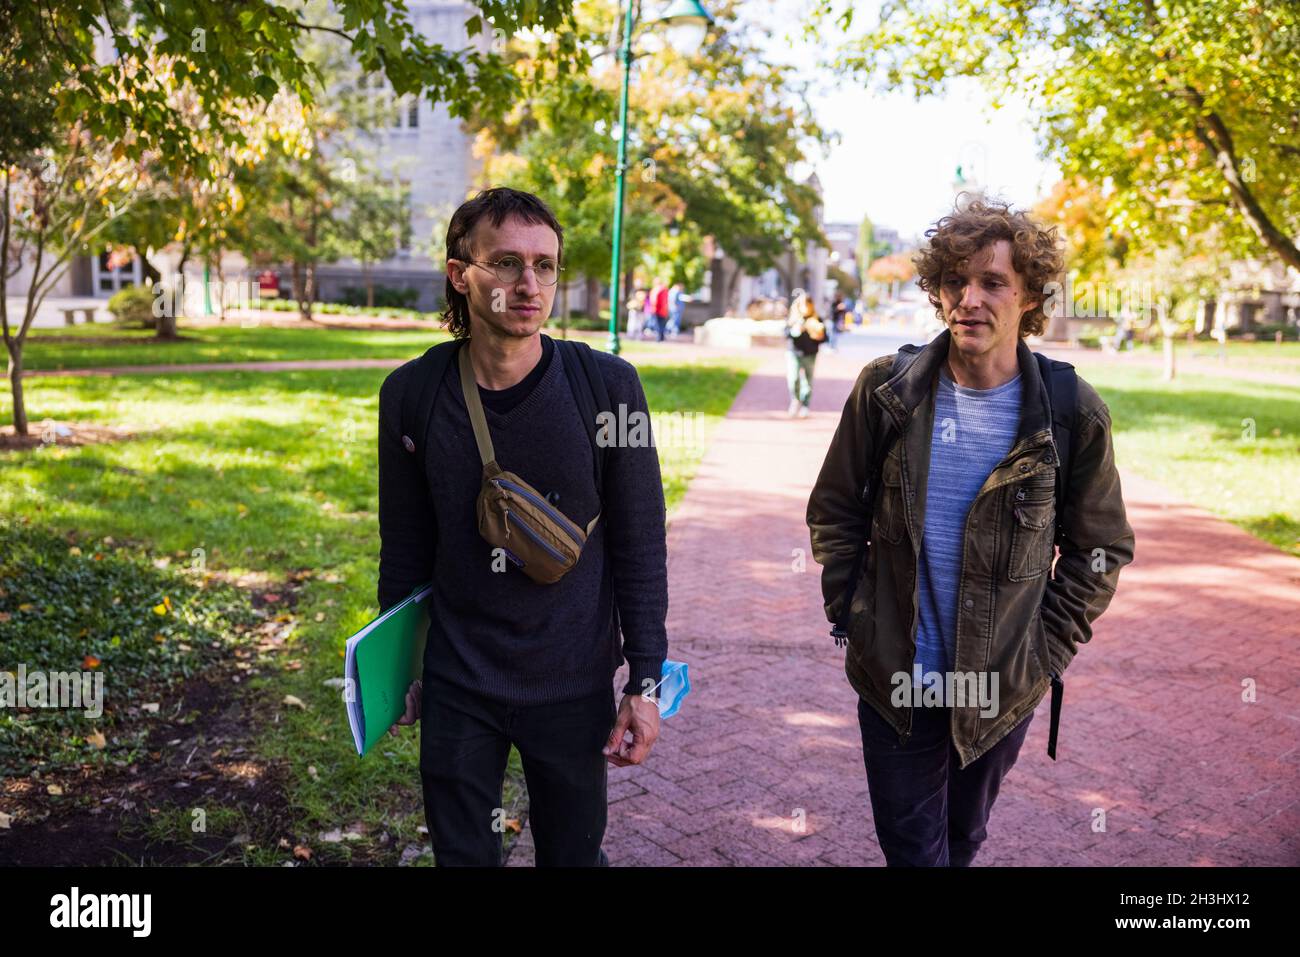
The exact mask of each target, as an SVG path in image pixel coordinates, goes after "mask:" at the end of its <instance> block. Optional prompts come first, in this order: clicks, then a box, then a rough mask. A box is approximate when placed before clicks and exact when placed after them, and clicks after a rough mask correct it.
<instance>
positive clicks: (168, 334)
mask: <svg viewBox="0 0 1300 957" xmlns="http://www.w3.org/2000/svg"><path fill="white" fill-rule="evenodd" d="M189 258H190V247H189V245H188V244H186V245H184V246H182V247H181V259H180V262H178V263H177V264H176V281H177V283H179V284H180V286H179V288H178V289H177V290H176V291H175V295H173V296H171V297H169V299H170V301H169V302H168V303H167V305H166V306H165V307H164V308H163V314H162V315H161V316H159V317H158V322H157V325H156V326H155V327H154V328H155V333H154V338H157V339H175V338H176V318H177V316H176V309H175V308H173V304H175V305H177V306H179V307H180V308H181V309H184V308H185V263H186V262H188V261H189Z"/></svg>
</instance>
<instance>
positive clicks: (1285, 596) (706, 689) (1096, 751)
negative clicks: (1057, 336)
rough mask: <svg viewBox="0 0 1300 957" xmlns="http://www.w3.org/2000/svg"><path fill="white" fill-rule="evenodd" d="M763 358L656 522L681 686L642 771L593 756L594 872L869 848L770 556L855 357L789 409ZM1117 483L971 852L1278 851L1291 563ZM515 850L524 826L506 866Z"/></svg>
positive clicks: (851, 698)
mask: <svg viewBox="0 0 1300 957" xmlns="http://www.w3.org/2000/svg"><path fill="white" fill-rule="evenodd" d="M782 361H783V357H782V356H781V355H780V354H779V353H773V354H769V356H768V358H767V359H766V360H765V361H764V364H763V366H762V368H761V369H760V370H759V371H758V372H757V373H756V374H755V375H753V376H752V377H751V378H750V380H749V381H748V383H747V384H746V385H745V387H744V389H743V390H742V391H741V393H740V395H739V397H738V398H737V400H736V403H735V405H734V406H733V408H732V410H731V413H730V415H729V416H728V418H727V419H726V420H725V422H724V423H723V424H722V425H721V426H720V427H719V428H718V430H717V432H716V433H715V435H714V439H713V443H712V446H711V447H710V449H709V452H708V454H707V455H706V457H705V459H704V461H703V463H702V465H701V467H700V469H699V472H698V473H697V475H696V478H695V479H694V481H693V483H692V484H691V487H690V489H689V491H688V492H687V495H686V497H685V499H684V500H683V502H682V504H681V505H680V506H679V508H678V509H677V510H676V512H675V513H674V515H673V520H672V525H671V528H670V531H669V540H668V541H669V552H668V554H669V598H670V606H669V613H668V636H669V656H670V657H672V658H674V659H678V660H684V661H687V662H688V663H689V665H690V673H691V681H692V685H693V690H692V693H691V695H690V697H689V698H688V699H687V700H686V703H685V705H684V707H683V709H682V711H681V712H680V713H679V714H678V715H676V716H675V717H673V718H671V719H670V720H668V721H666V722H664V724H663V733H662V736H661V738H660V740H659V743H658V744H657V745H656V747H655V749H654V751H653V753H652V754H651V756H650V759H649V761H648V763H647V764H646V765H645V766H642V767H637V768H626V769H611V771H610V787H609V801H610V806H609V826H608V830H607V832H606V840H605V848H606V851H607V852H608V854H609V856H610V859H611V861H612V863H613V864H615V865H618V866H627V865H664V864H670V865H671V864H688V865H710V864H716V865H754V864H797V865H809V864H831V865H863V864H881V863H883V858H882V855H881V853H880V850H879V848H878V847H877V844H876V840H875V832H874V829H873V826H872V823H871V807H870V801H869V799H868V795H867V784H866V776H865V772H864V770H863V766H862V750H861V741H860V738H859V734H858V729H857V721H856V714H855V705H856V700H855V695H854V693H853V691H852V690H851V689H850V688H849V686H848V683H847V680H846V679H845V677H844V673H843V655H844V653H843V651H842V650H840V649H837V648H836V647H835V645H834V644H833V642H832V641H831V640H830V638H829V637H828V636H827V630H828V626H827V625H826V623H825V621H824V615H823V613H822V607H821V592H820V587H819V568H818V566H816V565H814V564H812V562H811V559H807V567H806V570H805V571H803V572H797V571H795V570H794V567H795V566H794V563H795V562H796V561H797V557H798V552H797V551H796V550H799V549H802V550H804V553H805V554H806V553H807V552H808V550H809V541H808V531H807V526H806V525H805V524H804V508H805V506H806V504H807V498H808V492H809V490H810V488H811V485H812V483H813V481H814V479H815V477H816V474H817V471H818V469H819V468H820V465H821V461H822V458H823V456H824V455H825V451H826V447H827V445H828V444H829V442H830V438H831V435H832V433H833V431H834V428H835V425H836V422H837V421H838V418H839V412H840V409H841V407H842V405H843V402H844V400H845V398H846V396H847V395H848V391H849V389H850V387H851V386H852V383H853V380H854V378H855V377H856V375H857V372H858V370H859V369H860V367H861V364H862V360H861V358H857V359H852V358H849V357H846V356H836V355H831V354H827V353H825V352H824V353H823V355H822V356H821V357H820V358H819V361H818V366H817V378H816V382H815V388H814V395H813V412H814V414H813V416H812V417H811V418H809V419H807V420H803V421H798V420H794V421H792V420H787V419H786V418H785V416H784V409H785V406H786V402H787V396H786V392H785V385H784V381H783V371H782V370H783V367H782ZM1123 482H1124V493H1125V501H1126V503H1127V505H1128V510H1129V520H1130V522H1131V523H1132V525H1133V527H1134V530H1135V533H1136V536H1137V547H1136V552H1137V557H1136V560H1135V561H1134V563H1133V564H1132V565H1130V566H1128V567H1127V568H1126V569H1125V570H1124V571H1123V573H1122V574H1121V580H1120V589H1119V592H1118V594H1117V596H1116V598H1115V600H1114V601H1113V602H1112V604H1111V607H1110V610H1109V611H1108V612H1107V614H1106V615H1104V616H1103V617H1102V618H1101V619H1099V621H1098V622H1097V625H1096V628H1095V632H1094V635H1093V639H1092V641H1091V642H1090V644H1089V645H1086V646H1084V647H1083V649H1082V650H1081V651H1080V654H1079V656H1078V657H1077V658H1076V659H1075V660H1074V662H1073V664H1072V665H1071V667H1070V669H1069V670H1068V672H1067V673H1066V676H1065V677H1066V693H1065V705H1064V710H1063V713H1062V723H1061V733H1060V741H1059V745H1058V751H1057V755H1058V759H1059V760H1057V761H1055V762H1053V761H1052V760H1050V759H1049V758H1048V757H1047V754H1046V747H1047V728H1048V701H1047V700H1046V699H1045V700H1044V701H1043V703H1042V704H1041V705H1040V707H1039V709H1038V712H1037V716H1036V717H1035V719H1034V722H1033V724H1032V725H1031V727H1030V731H1029V736H1028V738H1027V740H1026V743H1025V746H1024V749H1023V750H1022V752H1021V756H1020V760H1019V762H1018V763H1017V765H1016V767H1015V768H1014V769H1013V770H1012V772H1011V774H1010V775H1009V776H1008V778H1007V781H1006V784H1005V786H1004V788H1003V791H1002V795H1001V796H1000V797H999V799H998V803H997V805H996V807H995V808H994V812H993V816H992V820H991V821H990V824H989V834H990V836H989V840H988V842H987V843H986V844H985V845H984V848H983V850H982V851H981V853H980V857H979V858H978V861H977V863H978V864H980V865H990V864H1014V865H1082V864H1142V865H1225V864H1249V865H1279V864H1292V865H1294V864H1297V863H1300V642H1297V640H1296V639H1297V637H1300V625H1297V622H1300V561H1297V560H1296V559H1294V558H1291V557H1289V556H1288V555H1286V554H1284V553H1282V552H1280V551H1278V550H1276V549H1274V548H1272V547H1270V546H1268V545H1266V544H1263V543H1261V542H1259V541H1258V540H1256V539H1254V538H1252V537H1250V536H1249V535H1247V534H1246V533H1244V532H1242V531H1239V530H1238V529H1237V528H1235V527H1234V526H1232V525H1229V524H1228V523H1226V522H1223V521H1220V520H1218V519H1216V518H1214V517H1212V516H1210V515H1209V514H1208V513H1206V512H1204V511H1202V510H1200V509H1197V508H1195V507H1192V506H1189V505H1185V504H1181V503H1176V502H1177V500H1176V499H1174V498H1173V497H1172V496H1171V495H1169V494H1168V493H1167V492H1165V491H1164V490H1162V489H1161V488H1160V487H1159V486H1156V485H1155V484H1153V483H1150V482H1146V481H1143V480H1140V479H1139V478H1137V477H1136V476H1134V475H1132V474H1130V473H1124V474H1123ZM1166 502H1171V503H1176V504H1168V505H1166V504H1164V503H1166ZM1247 678H1249V679H1253V681H1254V682H1255V685H1256V689H1257V701H1256V702H1255V703H1244V702H1243V701H1242V682H1243V681H1244V680H1245V679H1247ZM621 683H622V678H620V679H619V684H620V685H621ZM1097 809H1102V810H1104V812H1105V831H1104V832H1100V831H1095V830H1094V829H1093V828H1094V821H1095V820H1097V819H1098V815H1097ZM800 822H802V823H801V824H800ZM531 861H532V852H531V846H530V842H529V834H528V831H527V829H525V832H524V834H523V835H522V837H521V839H520V842H519V843H518V844H517V846H516V848H515V849H514V852H513V853H512V855H511V859H510V863H511V864H512V865H521V864H528V863H531Z"/></svg>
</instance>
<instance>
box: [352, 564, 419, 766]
mask: <svg viewBox="0 0 1300 957" xmlns="http://www.w3.org/2000/svg"><path fill="white" fill-rule="evenodd" d="M432 593H433V586H432V585H426V586H424V587H423V588H417V589H416V590H415V591H413V592H411V594H410V595H409V596H407V597H406V598H404V599H403V600H402V601H400V602H398V603H397V604H396V605H394V606H393V607H392V608H390V609H388V611H386V612H384V613H383V614H382V615H380V616H379V617H378V618H376V619H375V620H374V621H372V622H371V623H370V624H368V625H366V627H364V628H362V629H361V630H360V631H358V632H357V633H356V634H355V635H353V636H352V637H351V638H349V639H348V644H347V650H346V651H345V653H344V663H343V688H344V692H343V700H344V703H345V704H346V706H347V710H348V724H349V725H350V726H351V728H352V741H353V743H354V744H355V745H356V746H357V754H358V756H364V755H365V753H366V752H367V751H369V750H370V749H371V748H372V747H374V745H375V742H376V741H378V740H379V739H380V738H382V737H383V736H384V732H385V731H387V730H388V729H389V728H390V727H391V726H392V724H393V722H394V721H396V720H397V719H398V718H400V717H401V716H402V715H403V714H405V713H406V692H407V690H408V689H409V688H410V687H411V682H412V681H414V680H415V679H416V678H419V677H420V675H421V673H422V668H423V661H424V643H425V639H426V637H427V636H428V634H429V595H430V594H432Z"/></svg>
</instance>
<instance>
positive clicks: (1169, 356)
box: [1164, 333, 1175, 382]
mask: <svg viewBox="0 0 1300 957" xmlns="http://www.w3.org/2000/svg"><path fill="white" fill-rule="evenodd" d="M1164 347H1165V348H1164V352H1165V371H1164V379H1165V381H1166V382H1172V381H1173V378H1174V371H1175V370H1174V337H1173V336H1171V335H1169V334H1167V333H1166V334H1165V336H1164Z"/></svg>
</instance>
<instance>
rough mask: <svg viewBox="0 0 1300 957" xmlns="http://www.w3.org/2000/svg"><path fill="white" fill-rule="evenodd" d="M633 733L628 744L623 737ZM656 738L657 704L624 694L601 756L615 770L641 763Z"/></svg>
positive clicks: (657, 729)
mask: <svg viewBox="0 0 1300 957" xmlns="http://www.w3.org/2000/svg"><path fill="white" fill-rule="evenodd" d="M629 730H630V731H631V732H632V740H631V742H627V741H624V740H623V738H624V736H625V735H626V733H627V732H628V731H629ZM658 738H659V703H658V702H657V701H655V700H653V699H651V698H647V697H645V696H644V695H640V694H625V695H623V701H622V702H621V703H620V704H619V706H618V717H617V718H615V719H614V729H613V730H612V731H610V733H609V740H608V741H606V742H605V747H604V748H602V749H601V753H602V754H604V755H605V756H606V757H607V758H608V759H609V763H610V764H612V765H614V766H615V767H618V768H625V767H628V766H629V765H633V764H640V763H641V762H642V761H644V760H645V759H646V755H648V754H649V753H650V749H651V748H652V747H653V746H654V743H655V741H656V740H657V739H658Z"/></svg>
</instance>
